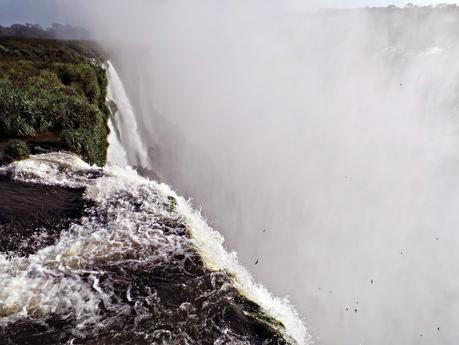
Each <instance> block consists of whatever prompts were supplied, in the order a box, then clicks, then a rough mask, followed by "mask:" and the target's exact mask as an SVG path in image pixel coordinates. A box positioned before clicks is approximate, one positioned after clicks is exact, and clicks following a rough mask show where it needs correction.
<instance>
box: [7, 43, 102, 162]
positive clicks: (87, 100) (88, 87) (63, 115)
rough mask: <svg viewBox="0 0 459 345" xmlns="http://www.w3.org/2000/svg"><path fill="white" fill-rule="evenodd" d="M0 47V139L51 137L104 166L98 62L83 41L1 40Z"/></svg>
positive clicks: (72, 150)
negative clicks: (50, 135)
mask: <svg viewBox="0 0 459 345" xmlns="http://www.w3.org/2000/svg"><path fill="white" fill-rule="evenodd" d="M88 45H89V44H88ZM0 46H1V47H2V50H0V139H2V138H3V139H5V138H16V139H22V140H25V141H28V140H31V141H35V142H36V141H37V139H38V140H39V138H40V137H41V136H43V135H46V134H49V133H52V134H53V135H54V136H56V137H58V138H59V139H60V140H59V145H60V147H62V146H63V147H64V148H65V149H67V150H69V151H71V152H74V153H77V154H79V155H81V157H82V158H83V159H84V160H86V161H87V162H89V163H91V164H98V165H103V164H105V161H106V151H107V147H108V142H107V136H108V132H109V129H108V126H107V120H108V117H109V113H110V111H109V109H108V106H107V105H106V104H105V99H106V96H107V93H106V90H107V84H108V80H107V76H106V72H105V70H104V69H103V68H102V66H101V62H102V61H103V59H102V58H101V57H97V55H95V54H96V53H95V52H94V51H93V50H91V49H92V48H89V47H86V46H85V43H84V42H66V41H52V40H39V39H22V38H0Z"/></svg>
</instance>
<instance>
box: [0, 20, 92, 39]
mask: <svg viewBox="0 0 459 345" xmlns="http://www.w3.org/2000/svg"><path fill="white" fill-rule="evenodd" d="M0 37H24V38H46V39H63V40H87V39H89V38H90V37H89V32H88V31H87V30H85V29H83V28H79V27H74V26H71V25H62V24H57V23H54V24H52V25H51V27H48V28H44V27H42V26H41V25H38V24H30V23H26V24H13V25H11V26H1V25H0Z"/></svg>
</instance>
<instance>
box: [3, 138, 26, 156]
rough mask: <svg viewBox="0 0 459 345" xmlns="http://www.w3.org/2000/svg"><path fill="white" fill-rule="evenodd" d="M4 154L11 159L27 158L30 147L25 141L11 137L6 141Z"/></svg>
mask: <svg viewBox="0 0 459 345" xmlns="http://www.w3.org/2000/svg"><path fill="white" fill-rule="evenodd" d="M5 154H6V155H7V156H8V157H10V158H11V159H12V160H21V159H27V158H29V156H30V148H29V145H28V144H27V143H26V142H25V141H23V140H19V139H12V140H8V142H7V143H6V146H5Z"/></svg>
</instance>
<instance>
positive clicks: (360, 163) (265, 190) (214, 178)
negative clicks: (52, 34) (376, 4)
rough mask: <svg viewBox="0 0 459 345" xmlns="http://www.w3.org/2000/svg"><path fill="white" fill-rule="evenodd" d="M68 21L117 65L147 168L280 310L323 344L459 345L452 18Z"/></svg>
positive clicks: (83, 9)
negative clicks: (295, 315)
mask: <svg viewBox="0 0 459 345" xmlns="http://www.w3.org/2000/svg"><path fill="white" fill-rule="evenodd" d="M296 4H297V2H296ZM303 4H304V3H303ZM308 5H309V6H310V7H308V8H309V9H314V8H316V7H317V3H315V4H314V3H312V2H310V3H308ZM314 6H316V7H314ZM301 7H302V8H301V9H302V10H304V6H301ZM63 9H64V11H68V12H69V13H72V14H73V15H74V16H75V18H76V19H77V20H78V21H79V22H81V23H82V24H84V25H86V26H87V27H88V28H89V29H91V30H92V31H93V32H94V34H95V35H96V37H98V38H99V39H101V40H103V42H104V44H105V45H106V47H107V49H108V50H109V51H110V52H111V56H112V60H113V63H114V64H115V66H116V67H117V68H118V69H119V70H120V71H121V74H122V77H123V80H124V82H125V86H126V87H127V90H128V92H129V94H130V97H131V100H132V101H133V103H134V107H135V108H136V114H137V121H138V122H139V127H140V129H141V136H142V138H143V142H144V143H145V145H146V146H148V148H149V160H150V162H149V167H148V168H150V169H152V170H154V171H155V172H156V173H158V174H159V175H160V176H161V178H162V179H163V181H165V182H167V183H168V184H170V185H172V186H173V188H175V189H177V190H178V192H180V193H181V194H184V195H185V196H187V197H190V198H192V199H193V203H194V205H195V206H197V207H202V212H203V213H204V214H205V215H206V216H207V218H208V221H209V223H210V224H211V225H212V226H213V227H214V228H215V229H217V230H218V231H220V232H221V233H222V234H223V235H224V236H225V238H226V243H227V247H228V248H229V249H231V250H235V251H237V252H238V255H239V257H240V260H241V262H242V263H243V264H244V265H245V266H246V267H248V268H249V269H250V270H251V271H252V272H253V274H254V276H255V277H256V279H257V280H258V281H260V282H262V283H263V284H265V285H266V286H267V287H268V288H269V289H270V290H271V291H272V292H273V293H275V294H277V295H289V296H290V299H291V301H292V303H293V304H294V305H295V306H296V307H297V309H298V311H299V312H300V313H301V315H302V317H303V319H304V320H305V323H306V325H307V326H308V328H309V330H310V333H311V335H312V337H313V339H314V340H315V342H316V343H317V344H324V345H325V344H327V345H328V344H330V345H332V344H337V345H343V344H378V345H384V344H452V343H454V342H455V341H457V339H458V336H459V335H458V334H457V332H458V331H457V327H456V326H457V322H458V321H459V260H458V254H457V251H456V247H457V245H458V244H459V232H458V231H457V226H458V225H459V212H458V209H459V152H458V149H459V140H458V139H459V131H458V129H459V127H458V124H459V123H458V120H459V119H458V115H459V107H458V106H459V103H458V101H459V99H458V96H459V84H458V71H459V49H458V46H457V42H459V34H458V32H457V30H456V29H455V28H456V27H457V26H458V19H459V12H458V11H457V10H455V9H452V8H449V9H437V10H432V9H430V10H427V9H426V10H419V9H411V10H405V11H398V10H386V11H379V12H376V11H371V10H366V11H344V12H324V11H319V12H303V11H298V8H297V7H296V6H295V2H290V3H282V5H281V4H280V2H276V1H234V0H233V1H210V0H209V1H197V0H196V1H159V0H158V1H140V0H137V1H129V2H126V1H124V2H121V1H98V2H97V4H96V3H95V2H89V1H88V2H84V1H83V2H72V4H70V3H66V4H63ZM256 260H259V262H258V264H257V265H255V262H256Z"/></svg>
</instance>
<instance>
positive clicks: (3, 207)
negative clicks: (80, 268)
mask: <svg viewBox="0 0 459 345" xmlns="http://www.w3.org/2000/svg"><path fill="white" fill-rule="evenodd" d="M83 192H84V188H78V189H74V188H68V187H60V186H47V185H40V184H32V183H24V182H20V181H15V180H13V179H12V178H11V177H10V176H8V175H7V174H0V252H3V253H14V254H17V255H27V254H32V253H34V252H36V251H37V250H38V249H40V248H42V247H45V246H48V245H50V244H52V243H54V242H55V240H56V238H57V237H58V236H59V233H60V231H61V230H62V229H64V228H66V227H67V226H68V225H69V224H70V223H71V222H72V221H74V220H76V219H78V218H80V217H81V216H82V214H83V210H84V206H85V203H84V201H83V199H82V195H83Z"/></svg>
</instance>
